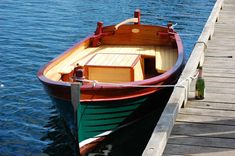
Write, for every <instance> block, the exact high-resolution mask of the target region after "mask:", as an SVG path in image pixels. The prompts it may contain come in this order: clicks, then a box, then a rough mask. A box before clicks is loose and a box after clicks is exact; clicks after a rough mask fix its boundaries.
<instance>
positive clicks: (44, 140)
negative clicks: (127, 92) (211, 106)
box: [0, 0, 215, 156]
mask: <svg viewBox="0 0 235 156" xmlns="http://www.w3.org/2000/svg"><path fill="white" fill-rule="evenodd" d="M214 3H215V0H206V1H205V0H191V1H189V0H170V1H169V0H139V1H138V2H136V1H133V0H120V1H116V0H109V1H107V0H106V1H105V0H98V1H88V0H83V1H82V0H76V1H75V0H70V1H61V0H44V1H40V0H21V1H15V0H1V2H0V71H1V74H0V98H1V101H0V125H1V126H0V153H1V155H13V156H14V155H17V156H21V155H22V156H25V155H26V156H27V155H28V156H29V155H40V156H41V155H48V154H50V155H53V154H55V153H56V150H59V153H60V154H61V155H71V154H72V153H73V142H72V141H71V140H70V139H69V137H70V134H69V132H67V131H66V127H65V126H64V124H63V120H62V119H60V118H58V114H57V112H56V111H55V108H54V107H53V104H52V103H51V101H50V99H49V98H48V97H47V95H46V94H45V92H44V90H43V88H42V86H41V84H40V83H39V81H38V80H37V78H36V73H37V71H38V69H39V68H40V67H41V66H42V65H44V64H46V63H47V62H48V61H50V60H51V59H52V58H54V57H55V56H57V55H59V54H60V53H61V52H63V51H64V50H66V49H67V48H68V47H70V46H71V45H73V44H74V43H76V42H77V41H80V40H81V39H83V38H84V37H86V36H87V35H89V34H91V33H92V32H93V31H94V30H95V26H96V22H97V21H103V22H104V24H108V25H109V24H115V23H117V22H120V21H122V20H124V19H126V18H129V17H132V16H133V11H134V10H135V9H136V8H140V9H141V11H142V23H147V24H160V25H166V24H167V22H168V21H172V22H173V23H177V24H178V25H177V26H176V28H175V29H176V31H178V32H179V33H180V34H181V35H182V36H181V37H182V40H183V43H184V47H185V51H186V55H187V58H188V56H189V55H190V52H191V50H192V48H193V46H194V43H195V41H196V40H197V38H198V36H199V35H200V32H201V31H202V28H203V26H204V24H205V22H206V20H207V18H208V16H209V13H210V11H211V9H212V6H213V4H214ZM50 123H51V124H50ZM55 124H56V125H57V126H55ZM55 131H57V132H58V131H59V132H61V133H58V134H56V133H53V132H55ZM58 135H59V136H60V137H58ZM61 135H62V136H61ZM48 137H49V138H51V139H48ZM61 137H63V141H62V143H61V142H59V143H58V140H56V138H61ZM66 138H67V140H66ZM59 141H61V140H59ZM57 143H58V144H57ZM64 149H66V150H64ZM68 149H70V150H68ZM127 153H128V152H127ZM57 155H58V152H57Z"/></svg>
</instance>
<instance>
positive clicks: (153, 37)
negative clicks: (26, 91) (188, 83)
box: [38, 24, 184, 151]
mask: <svg viewBox="0 0 235 156" xmlns="http://www.w3.org/2000/svg"><path fill="white" fill-rule="evenodd" d="M100 29H101V28H100ZM113 30H114V26H107V27H104V28H102V30H100V32H101V34H94V35H92V36H89V37H87V38H86V39H84V40H83V41H81V42H80V43H77V44H76V45H74V46H73V47H72V48H70V49H69V50H67V51H66V52H65V53H63V54H62V55H60V56H59V57H57V58H55V59H54V60H52V61H51V62H49V63H48V64H47V65H45V66H44V67H42V68H41V69H40V71H39V72H38V78H39V80H40V81H41V82H42V84H43V86H44V88H45V90H46V91H47V93H48V94H49V96H50V97H51V98H52V99H53V100H54V101H55V102H56V103H57V105H58V106H59V107H60V108H59V109H61V110H62V111H61V112H62V114H63V112H64V111H63V109H64V108H66V107H71V108H72V104H71V89H70V88H71V83H73V82H69V81H68V82H64V81H62V76H61V73H65V72H67V71H63V70H62V69H61V70H60V68H62V67H63V66H65V64H64V62H66V61H64V60H67V62H70V60H69V59H74V57H77V56H80V55H82V56H84V55H85V54H84V51H86V49H88V48H89V47H91V49H92V47H96V46H97V47H99V46H100V44H101V46H102V45H107V47H108V48H109V47H110V46H116V45H119V46H120V47H125V46H127V45H130V46H131V48H132V47H133V46H134V47H135V48H136V47H138V46H139V49H144V47H145V46H152V47H153V48H154V49H155V50H156V49H157V47H168V48H173V49H174V51H175V52H176V55H177V59H176V60H175V62H174V65H173V66H172V67H170V68H169V69H167V70H166V69H165V70H162V71H161V70H159V72H162V73H161V74H158V75H156V76H153V77H151V78H144V79H143V80H137V81H135V80H134V79H133V77H131V78H130V80H131V81H130V82H119V83H95V84H94V83H84V84H83V85H82V86H81V90H80V92H81V95H80V97H81V99H80V101H81V104H80V106H79V107H78V109H79V110H78V117H77V118H78V123H79V126H78V128H79V130H78V132H79V133H78V134H79V142H82V141H84V140H86V139H88V138H90V137H94V136H96V135H98V134H101V133H103V132H107V131H110V130H113V129H115V128H117V127H119V126H121V125H123V124H124V123H125V122H126V121H128V122H131V120H128V117H129V116H132V115H133V114H135V111H136V110H139V109H141V108H142V107H144V106H145V104H146V103H145V102H146V101H147V100H148V99H149V97H151V96H153V95H154V94H157V93H158V92H160V91H161V90H164V88H159V87H148V86H149V85H173V84H175V83H176V81H177V79H178V77H179V75H180V73H181V71H182V68H183V66H184V52H183V46H182V42H181V39H180V37H179V36H178V34H177V33H176V32H175V31H173V29H171V28H169V27H162V26H150V25H141V24H136V25H123V26H121V27H120V28H118V30H116V31H115V32H113ZM100 36H102V37H100ZM97 42H98V43H97ZM107 47H106V48H107ZM88 50H89V49H88ZM77 51H79V52H77ZM96 51H97V49H95V48H93V51H92V52H91V54H92V53H96ZM155 52H156V51H154V54H155ZM88 55H89V54H88ZM130 55H132V54H130ZM156 55H157V54H156ZM93 57H95V54H94V55H93ZM138 57H140V56H138ZM138 57H136V58H138ZM154 57H155V56H154ZM156 57H157V56H156ZM86 61H87V62H89V60H86ZM156 61H158V60H156ZM135 63H136V62H135ZM67 64H68V63H67ZM70 64H71V63H70ZM88 64H89V63H86V64H85V65H84V67H85V69H86V71H87V70H88V69H87V67H86V65H88ZM68 69H69V68H68ZM130 69H131V70H132V71H131V72H133V68H132V66H130ZM114 70H115V68H114ZM68 73H69V72H68ZM86 74H88V73H86ZM107 76H108V75H107ZM143 86H145V87H143ZM66 105H67V106H66ZM64 115H65V116H71V114H70V115H66V113H64ZM88 144H89V143H88ZM84 148H85V146H84ZM84 148H83V149H84ZM85 151H86V150H85Z"/></svg>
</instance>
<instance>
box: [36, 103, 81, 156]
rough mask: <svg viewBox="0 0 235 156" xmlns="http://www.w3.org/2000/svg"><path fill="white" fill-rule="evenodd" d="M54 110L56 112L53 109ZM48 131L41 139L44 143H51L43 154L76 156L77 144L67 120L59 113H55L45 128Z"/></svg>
mask: <svg viewBox="0 0 235 156" xmlns="http://www.w3.org/2000/svg"><path fill="white" fill-rule="evenodd" d="M52 109H54V110H55V108H54V107H53V108H52ZM44 127H45V128H46V129H48V131H47V132H46V133H45V135H44V136H43V137H42V138H41V140H42V141H45V140H47V141H51V143H49V144H48V145H47V147H46V148H44V149H43V153H46V154H48V155H50V156H71V155H76V148H77V146H76V143H75V139H74V135H73V133H72V131H71V128H70V127H69V126H68V124H67V122H66V120H65V118H64V117H63V116H61V115H60V114H59V113H58V111H54V112H53V113H52V114H51V117H50V118H49V120H48V121H47V124H46V125H45V126H44Z"/></svg>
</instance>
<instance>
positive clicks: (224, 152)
mask: <svg viewBox="0 0 235 156" xmlns="http://www.w3.org/2000/svg"><path fill="white" fill-rule="evenodd" d="M166 151H167V152H166V153H164V154H163V155H164V156H165V155H167V156H172V155H181V156H182V155H194V156H233V155H235V150H234V149H229V148H218V147H216V148H215V147H214V148H213V147H202V146H192V145H182V144H167V146H166Z"/></svg>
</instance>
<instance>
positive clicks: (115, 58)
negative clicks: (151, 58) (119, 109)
mask: <svg viewBox="0 0 235 156" xmlns="http://www.w3.org/2000/svg"><path fill="white" fill-rule="evenodd" d="M84 67H85V76H86V78H87V79H89V80H97V81H99V82H116V83H117V82H131V81H138V80H143V78H144V75H143V73H144V71H143V69H144V68H143V63H142V61H141V57H140V55H138V54H116V53H99V54H96V55H95V56H94V57H92V58H91V59H90V60H89V61H88V62H87V63H86V64H85V66H84Z"/></svg>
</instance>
